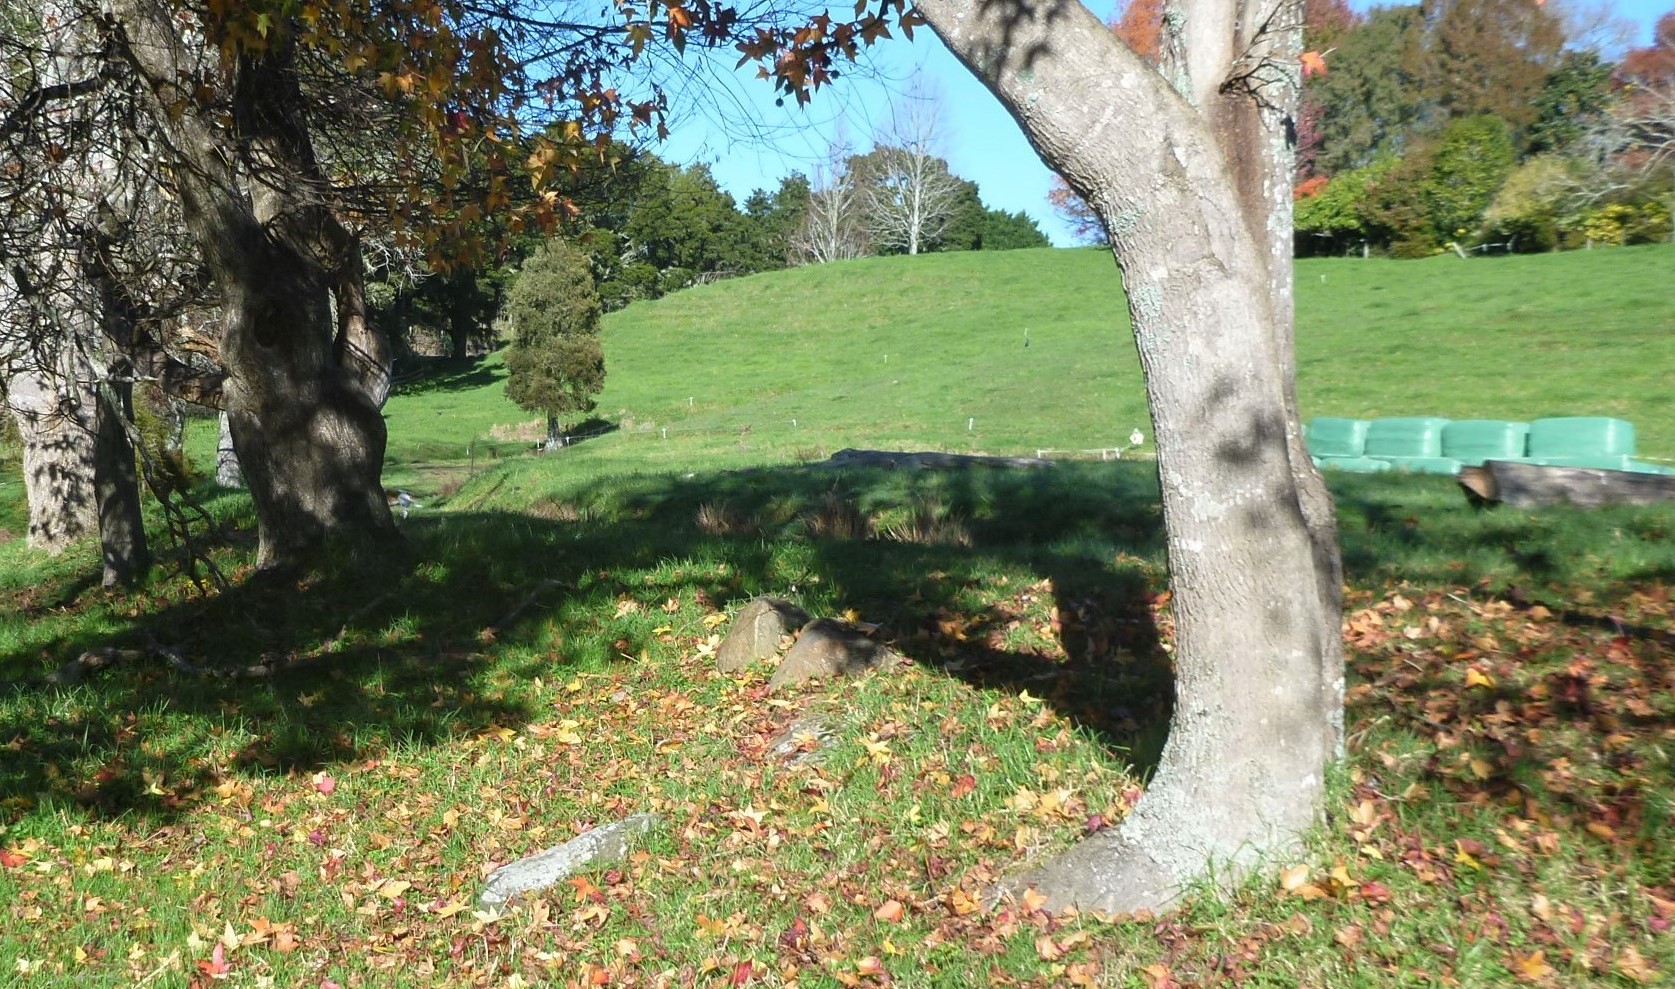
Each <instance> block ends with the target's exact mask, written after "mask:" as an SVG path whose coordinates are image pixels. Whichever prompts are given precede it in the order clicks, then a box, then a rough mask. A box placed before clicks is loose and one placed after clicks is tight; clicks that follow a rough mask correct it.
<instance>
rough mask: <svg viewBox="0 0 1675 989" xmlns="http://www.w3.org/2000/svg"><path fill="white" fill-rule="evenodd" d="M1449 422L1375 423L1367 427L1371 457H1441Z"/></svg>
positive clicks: (1421, 419)
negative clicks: (1446, 427) (1443, 438)
mask: <svg viewBox="0 0 1675 989" xmlns="http://www.w3.org/2000/svg"><path fill="white" fill-rule="evenodd" d="M1447 425H1448V420H1447V419H1436V418H1424V417H1419V416H1414V417H1410V418H1402V419H1374V420H1373V421H1372V422H1370V423H1368V424H1367V446H1366V454H1367V456H1369V457H1440V456H1442V430H1443V427H1444V426H1447Z"/></svg>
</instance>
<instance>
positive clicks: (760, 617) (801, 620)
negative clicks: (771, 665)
mask: <svg viewBox="0 0 1675 989" xmlns="http://www.w3.org/2000/svg"><path fill="white" fill-rule="evenodd" d="M808 620H809V614H808V612H806V611H804V610H803V609H801V608H799V607H797V606H796V605H794V604H792V603H791V602H789V601H781V600H780V599H778V598H768V597H761V598H755V599H753V600H752V601H751V602H750V603H749V604H747V605H745V606H744V609H743V610H742V611H740V612H739V616H738V617H737V618H735V619H733V628H732V630H731V631H729V632H728V633H727V638H725V639H723V640H722V642H721V648H719V649H717V650H716V651H715V664H716V668H717V669H719V670H721V672H723V673H737V672H738V671H739V670H742V669H744V668H745V667H746V666H749V665H750V664H751V663H754V662H756V661H757V660H760V659H769V658H771V657H773V656H777V655H779V641H780V639H782V638H784V637H785V636H787V635H790V634H791V633H793V632H795V631H796V630H797V629H799V628H802V627H803V626H804V625H807V624H808Z"/></svg>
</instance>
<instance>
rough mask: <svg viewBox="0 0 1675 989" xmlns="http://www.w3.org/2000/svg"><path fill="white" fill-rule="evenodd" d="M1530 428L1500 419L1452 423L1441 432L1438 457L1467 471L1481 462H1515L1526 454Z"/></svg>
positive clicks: (1468, 420) (1465, 420)
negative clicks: (1457, 464) (1463, 466)
mask: <svg viewBox="0 0 1675 989" xmlns="http://www.w3.org/2000/svg"><path fill="white" fill-rule="evenodd" d="M1529 436H1530V424H1529V423H1527V422H1507V421H1506V420H1504V419H1456V420H1454V421H1453V422H1450V423H1449V424H1448V425H1446V426H1444V427H1443V428H1442V455H1443V456H1445V457H1451V458H1453V459H1455V460H1458V461H1460V462H1461V463H1463V464H1466V465H1468V466H1471V467H1481V466H1483V461H1485V460H1519V459H1522V458H1523V456H1524V451H1525V450H1527V449H1528V448H1529V447H1528V444H1529Z"/></svg>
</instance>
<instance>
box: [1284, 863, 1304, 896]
mask: <svg viewBox="0 0 1675 989" xmlns="http://www.w3.org/2000/svg"><path fill="white" fill-rule="evenodd" d="M1308 881H1309V867H1308V866H1306V865H1293V866H1291V867H1289V868H1285V869H1281V870H1280V888H1281V889H1283V890H1285V891H1286V892H1287V893H1291V892H1295V891H1296V889H1297V888H1298V887H1299V886H1302V885H1303V884H1304V883H1306V882H1308Z"/></svg>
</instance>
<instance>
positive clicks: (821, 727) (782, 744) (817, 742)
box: [768, 714, 837, 766]
mask: <svg viewBox="0 0 1675 989" xmlns="http://www.w3.org/2000/svg"><path fill="white" fill-rule="evenodd" d="M836 734H837V726H836V725H834V724H833V723H832V720H831V719H830V718H828V717H826V716H824V715H820V714H804V715H801V716H800V717H798V718H797V719H796V720H795V721H792V722H791V723H790V724H788V725H786V726H785V730H784V731H782V732H780V733H779V734H778V735H776V736H774V739H773V741H771V742H769V743H768V755H769V756H772V757H773V758H775V759H782V760H784V761H785V764H786V765H788V766H812V765H814V764H816V763H818V762H819V761H820V760H821V758H822V757H823V756H824V754H825V749H826V745H827V743H828V742H830V741H831V739H832V736H833V735H836ZM810 739H812V740H813V744H812V746H810V745H809V741H810Z"/></svg>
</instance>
